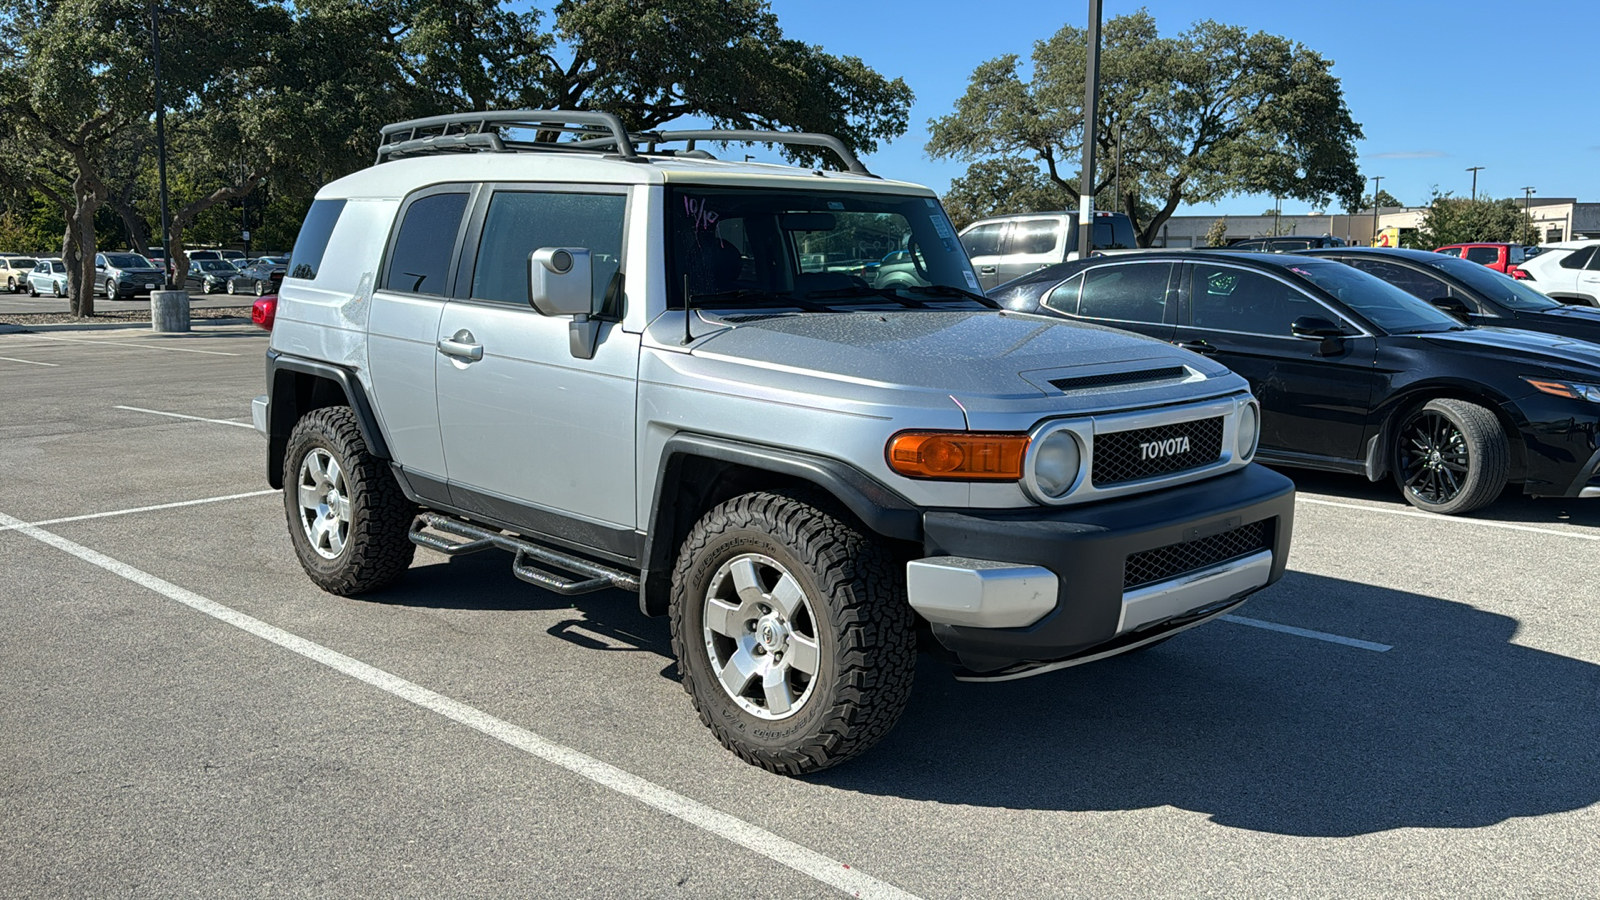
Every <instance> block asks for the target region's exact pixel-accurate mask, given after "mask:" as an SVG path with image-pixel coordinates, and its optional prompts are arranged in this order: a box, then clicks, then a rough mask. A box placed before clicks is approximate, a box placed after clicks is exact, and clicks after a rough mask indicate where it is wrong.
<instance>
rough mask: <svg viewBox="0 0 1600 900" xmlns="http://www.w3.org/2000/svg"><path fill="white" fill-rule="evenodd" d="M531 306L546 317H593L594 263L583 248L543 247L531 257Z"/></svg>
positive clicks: (529, 278)
mask: <svg viewBox="0 0 1600 900" xmlns="http://www.w3.org/2000/svg"><path fill="white" fill-rule="evenodd" d="M528 303H529V304H530V305H531V306H532V307H533V308H534V309H536V310H538V311H539V312H540V313H541V314H543V315H546V316H585V317H587V316H591V315H593V314H594V311H595V310H594V263H593V260H591V259H590V258H589V251H588V250H587V249H584V248H581V247H540V248H539V249H538V250H535V251H533V252H532V253H531V254H529V255H528Z"/></svg>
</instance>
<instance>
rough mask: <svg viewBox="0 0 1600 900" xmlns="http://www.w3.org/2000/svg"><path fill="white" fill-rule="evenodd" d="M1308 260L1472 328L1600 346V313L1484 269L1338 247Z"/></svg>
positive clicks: (1447, 259)
mask: <svg viewBox="0 0 1600 900" xmlns="http://www.w3.org/2000/svg"><path fill="white" fill-rule="evenodd" d="M1305 254H1306V255H1307V256H1316V257H1318V258H1320V259H1336V260H1338V261H1339V262H1342V263H1344V264H1345V265H1348V266H1354V267H1356V268H1357V269H1360V270H1361V271H1363V272H1366V273H1367V274H1369V275H1373V276H1376V277H1378V278H1381V279H1383V280H1384V281H1387V282H1388V283H1389V284H1392V285H1394V286H1395V287H1397V288H1399V289H1400V290H1402V291H1405V292H1406V293H1408V294H1410V295H1411V296H1413V297H1416V298H1418V299H1419V300H1426V301H1428V302H1429V303H1432V304H1433V305H1434V306H1436V307H1438V308H1439V309H1442V310H1444V311H1445V312H1447V313H1449V314H1451V315H1452V316H1455V317H1456V318H1457V319H1460V320H1461V321H1463V322H1466V323H1467V324H1469V325H1487V326H1493V327H1497V328H1517V329H1522V330H1525V331H1539V332H1543V333H1545V334H1555V335H1561V336H1563V337H1570V338H1578V339H1579V340H1585V341H1590V342H1593V343H1600V309H1592V308H1590V307H1584V306H1569V305H1567V304H1564V303H1561V302H1559V301H1556V300H1551V299H1550V298H1549V297H1546V296H1545V295H1543V294H1541V293H1539V292H1538V291H1536V290H1534V289H1533V288H1531V287H1529V286H1528V283H1527V282H1525V281H1518V280H1517V279H1514V278H1511V277H1508V276H1506V275H1502V274H1500V273H1499V272H1495V271H1492V270H1490V269H1488V268H1487V267H1485V266H1482V265H1479V264H1478V263H1472V262H1467V261H1466V260H1464V259H1458V258H1456V257H1453V256H1446V255H1444V254H1441V253H1433V252H1429V251H1427V250H1404V249H1401V248H1398V247H1336V248H1333V249H1328V250H1307V251H1305Z"/></svg>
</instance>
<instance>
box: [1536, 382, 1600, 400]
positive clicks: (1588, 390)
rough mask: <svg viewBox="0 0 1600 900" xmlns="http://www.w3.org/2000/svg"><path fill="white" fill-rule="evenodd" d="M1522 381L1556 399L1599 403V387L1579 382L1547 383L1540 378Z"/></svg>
mask: <svg viewBox="0 0 1600 900" xmlns="http://www.w3.org/2000/svg"><path fill="white" fill-rule="evenodd" d="M1522 380H1523V381H1526V382H1527V383H1529V384H1531V385H1533V387H1534V389H1535V390H1538V391H1539V392H1540V393H1544V394H1550V395H1552V396H1556V397H1566V398H1567V399H1568V400H1587V401H1589V402H1590V403H1600V385H1597V384H1584V383H1583V382H1581V381H1549V380H1547V379H1542V378H1524V379H1522Z"/></svg>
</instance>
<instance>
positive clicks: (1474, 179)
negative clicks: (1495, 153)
mask: <svg viewBox="0 0 1600 900" xmlns="http://www.w3.org/2000/svg"><path fill="white" fill-rule="evenodd" d="M1485 168H1487V167H1486V166H1468V167H1467V171H1468V172H1471V173H1472V199H1474V200H1476V199H1478V173H1479V172H1481V171H1483V170H1484V169H1485Z"/></svg>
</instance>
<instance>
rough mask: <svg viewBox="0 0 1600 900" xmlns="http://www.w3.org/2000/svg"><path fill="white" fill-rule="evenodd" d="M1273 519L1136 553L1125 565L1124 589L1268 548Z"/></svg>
mask: <svg viewBox="0 0 1600 900" xmlns="http://www.w3.org/2000/svg"><path fill="white" fill-rule="evenodd" d="M1270 521H1271V520H1267V521H1262V522H1251V523H1250V524H1249V525H1241V526H1240V527H1238V528H1235V529H1233V530H1232V531H1224V532H1223V533H1221V534H1214V535H1212V536H1211V537H1204V538H1200V539H1199V540H1197V541H1186V542H1184V543H1182V544H1169V545H1168V546H1165V547H1157V548H1156V549H1154V550H1145V551H1143V552H1141V553H1135V554H1133V555H1132V556H1129V557H1128V562H1127V564H1126V565H1125V566H1124V567H1123V570H1122V589H1123V590H1124V591H1131V590H1133V589H1134V588H1137V587H1143V586H1145V585H1147V584H1154V583H1156V582H1158V581H1166V580H1167V579H1168V578H1176V577H1177V576H1179V575H1184V574H1187V573H1189V572H1197V571H1199V570H1200V569H1204V568H1208V567H1210V566H1214V565H1216V564H1217V563H1221V562H1226V561H1228V560H1230V559H1238V558H1239V557H1241V556H1249V555H1250V554H1252V553H1258V552H1260V551H1262V550H1265V549H1267V548H1268V546H1269V541H1270V537H1269V534H1270V532H1269V531H1268V530H1267V525H1268V523H1269V522H1270Z"/></svg>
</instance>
